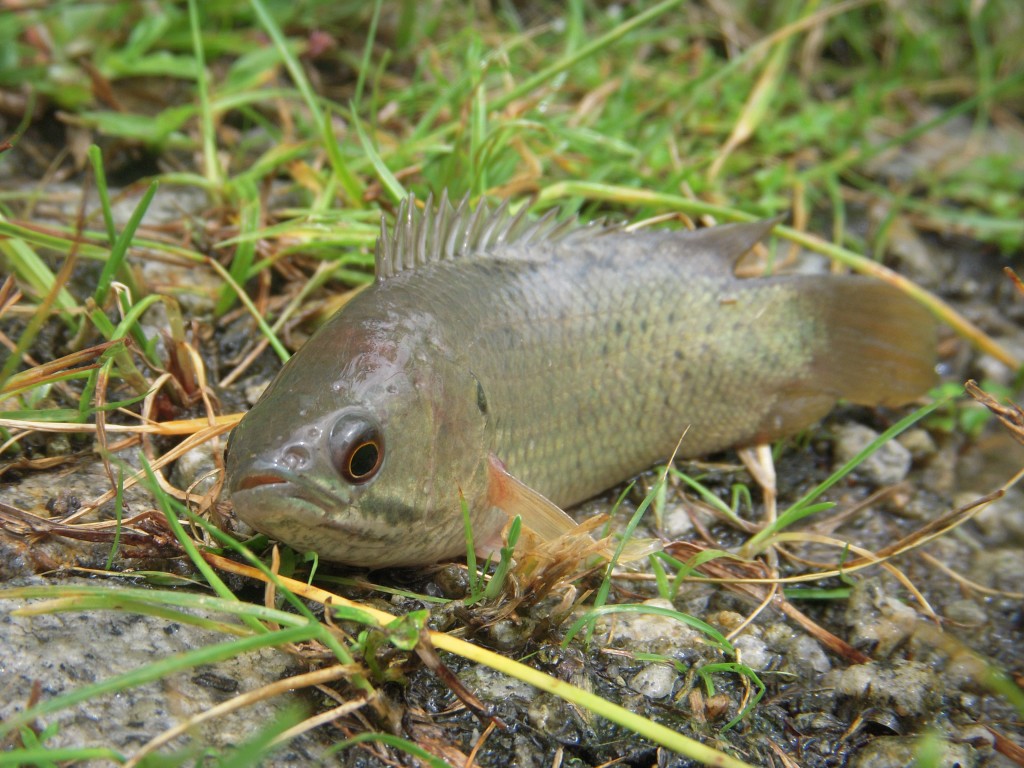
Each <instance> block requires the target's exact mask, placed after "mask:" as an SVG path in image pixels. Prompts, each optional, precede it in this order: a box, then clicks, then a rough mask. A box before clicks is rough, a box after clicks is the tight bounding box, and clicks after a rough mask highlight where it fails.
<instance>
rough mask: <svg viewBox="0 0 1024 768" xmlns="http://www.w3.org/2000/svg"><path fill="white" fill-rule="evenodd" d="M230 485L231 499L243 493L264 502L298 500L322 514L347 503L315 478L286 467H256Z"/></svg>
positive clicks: (339, 509) (336, 509) (338, 509)
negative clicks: (317, 509)
mask: <svg viewBox="0 0 1024 768" xmlns="http://www.w3.org/2000/svg"><path fill="white" fill-rule="evenodd" d="M232 486H233V487H232V488H231V496H232V498H234V497H236V496H238V495H240V494H244V495H245V498H252V499H263V500H265V501H269V500H270V499H277V500H281V501H285V500H294V501H301V502H305V503H306V504H308V505H312V506H314V507H317V508H319V509H320V511H321V512H322V513H323V515H324V516H325V517H327V516H330V515H331V514H332V513H336V512H339V511H341V510H344V509H347V508H348V507H349V506H350V501H349V500H348V499H345V498H342V497H341V496H339V495H338V494H336V493H334V492H333V491H332V490H330V489H329V488H325V487H323V486H322V485H320V484H319V483H317V482H316V481H315V480H311V479H310V478H308V477H304V476H303V475H300V474H298V473H296V472H291V471H289V470H287V469H280V468H274V469H272V470H268V469H257V470H253V471H251V472H246V473H244V474H243V475H242V476H241V477H240V478H239V479H238V480H237V481H236V482H235V483H233V484H232ZM257 514H259V513H257Z"/></svg>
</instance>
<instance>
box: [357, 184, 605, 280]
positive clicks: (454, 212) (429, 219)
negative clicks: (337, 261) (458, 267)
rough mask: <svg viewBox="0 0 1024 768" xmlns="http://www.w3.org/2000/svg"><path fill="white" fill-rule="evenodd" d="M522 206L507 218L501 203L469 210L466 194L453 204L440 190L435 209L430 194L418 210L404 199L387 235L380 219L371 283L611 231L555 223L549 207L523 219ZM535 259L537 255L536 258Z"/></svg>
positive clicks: (598, 226)
mask: <svg viewBox="0 0 1024 768" xmlns="http://www.w3.org/2000/svg"><path fill="white" fill-rule="evenodd" d="M526 208H527V206H525V205H524V206H523V207H522V208H520V210H519V211H518V213H515V214H512V213H510V212H509V203H508V200H505V201H504V202H503V203H501V205H499V206H498V207H497V208H494V209H491V208H490V206H488V205H487V203H484V202H481V203H480V205H478V206H477V207H476V210H473V211H470V209H469V195H466V196H465V197H463V198H462V200H461V201H460V202H459V204H458V206H453V205H452V204H451V202H450V201H449V200H448V191H447V190H445V191H444V192H442V193H441V199H440V200H439V201H438V204H437V206H436V207H435V206H434V196H433V194H431V195H430V196H429V197H427V201H426V204H425V205H424V206H423V210H422V211H421V210H420V209H419V208H418V207H417V205H416V199H415V197H414V196H412V195H410V196H409V197H408V198H406V199H405V200H403V201H402V203H401V205H399V207H398V216H397V217H396V218H395V229H394V231H393V232H392V231H389V230H388V226H387V223H386V222H385V221H384V220H383V219H381V225H380V236H379V237H378V238H377V247H376V277H377V281H378V282H380V281H382V280H387V279H388V278H389V277H394V276H395V275H397V274H398V273H399V272H404V271H406V270H409V269H415V268H416V267H419V266H422V265H424V264H429V263H432V262H435V261H440V260H444V259H458V258H468V257H480V258H486V257H487V256H491V257H496V258H502V257H507V256H508V255H509V251H510V249H512V248H516V249H517V250H521V249H523V248H525V247H528V246H530V245H535V244H538V243H543V244H545V245H550V244H552V243H556V242H559V241H561V240H565V239H567V238H568V237H570V236H575V235H599V234H602V233H605V232H609V231H613V230H614V229H615V228H610V227H606V226H604V225H603V223H601V222H596V223H594V224H590V225H586V226H584V225H581V224H579V222H578V220H577V218H576V217H575V216H571V217H569V218H568V219H564V220H561V221H559V220H558V219H557V213H558V212H557V210H555V209H552V210H550V211H548V212H547V213H545V214H544V215H543V216H541V217H540V218H539V219H534V220H531V219H528V218H526ZM538 258H543V255H540V254H538Z"/></svg>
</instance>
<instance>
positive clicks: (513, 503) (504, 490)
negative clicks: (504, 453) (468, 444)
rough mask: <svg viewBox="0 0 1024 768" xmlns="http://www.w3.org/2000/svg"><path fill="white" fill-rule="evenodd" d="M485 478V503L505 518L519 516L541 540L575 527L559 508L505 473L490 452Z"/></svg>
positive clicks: (562, 534) (572, 521)
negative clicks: (505, 516) (486, 482)
mask: <svg viewBox="0 0 1024 768" xmlns="http://www.w3.org/2000/svg"><path fill="white" fill-rule="evenodd" d="M487 480H488V484H487V502H488V503H489V504H490V505H491V506H492V507H497V508H498V509H500V510H501V511H502V512H504V513H505V514H506V515H508V517H509V519H511V518H513V517H515V516H516V515H519V517H521V518H522V520H523V525H525V526H526V527H527V528H529V529H530V530H531V531H533V532H534V533H535V534H537V535H538V536H540V537H541V538H542V539H546V540H553V539H557V538H558V537H559V536H564V535H565V534H567V533H571V532H572V531H574V530H575V529H576V528H577V527H578V526H577V524H576V521H575V520H573V519H572V518H571V517H569V516H568V515H567V514H565V512H564V511H562V508H561V507H559V506H558V505H557V504H555V503H554V502H553V501H550V500H549V499H547V498H545V497H544V496H543V495H541V494H540V493H537V491H535V490H533V488H531V487H530V486H528V485H526V484H525V483H523V482H522V481H520V480H518V479H516V478H515V477H513V476H512V475H511V474H509V472H508V470H507V469H505V466H504V465H503V464H502V463H501V461H500V460H499V459H498V457H496V456H494V455H493V454H492V455H491V456H489V457H488V459H487Z"/></svg>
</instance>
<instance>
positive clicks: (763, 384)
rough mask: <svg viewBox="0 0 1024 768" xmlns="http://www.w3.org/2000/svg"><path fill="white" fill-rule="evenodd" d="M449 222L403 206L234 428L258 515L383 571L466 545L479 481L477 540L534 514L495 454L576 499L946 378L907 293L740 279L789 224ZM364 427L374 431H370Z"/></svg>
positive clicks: (238, 468) (243, 508) (336, 556)
mask: <svg viewBox="0 0 1024 768" xmlns="http://www.w3.org/2000/svg"><path fill="white" fill-rule="evenodd" d="M431 216H432V213H431V211H430V209H429V205H428V212H427V213H426V214H424V215H423V216H422V217H420V216H416V215H415V214H413V213H412V212H411V210H410V209H403V212H402V213H401V214H400V220H399V224H398V230H397V232H396V233H395V235H394V236H393V237H391V238H388V237H387V234H386V233H385V235H384V236H383V237H382V245H381V246H380V253H379V257H378V261H379V263H378V281H377V282H376V283H375V284H374V285H373V286H371V287H370V288H368V289H367V290H365V291H363V292H362V293H360V294H359V295H358V296H356V297H355V298H353V299H352V300H351V301H350V302H349V303H348V304H346V305H345V307H344V308H343V309H342V310H341V311H340V312H339V313H338V314H337V315H336V316H335V317H333V318H332V319H331V320H330V321H328V323H327V324H326V325H325V326H324V327H323V328H321V329H320V330H319V331H318V332H317V334H316V335H315V336H314V337H313V338H312V339H311V340H310V341H309V342H308V343H307V344H306V345H305V346H304V347H303V348H302V349H301V350H300V351H299V352H298V353H297V354H296V355H295V356H294V357H293V358H292V360H291V361H290V362H289V363H288V365H287V366H286V367H285V369H284V370H283V371H282V372H281V374H280V375H279V377H278V379H277V380H276V381H275V382H274V383H273V384H272V386H271V387H270V388H269V389H268V391H267V393H266V394H265V395H264V397H263V399H262V400H261V401H260V403H258V404H257V405H256V406H255V407H254V408H253V410H252V412H250V414H248V415H247V416H246V417H245V418H244V419H243V420H242V422H241V424H240V425H239V427H238V428H237V430H236V434H235V435H234V436H233V438H232V441H231V448H230V456H229V461H228V469H229V475H230V478H229V483H230V486H231V489H232V495H233V498H234V501H235V507H236V510H237V512H238V514H239V515H240V516H241V517H242V518H243V519H246V520H249V521H250V522H251V523H252V524H253V525H254V526H255V527H256V528H258V529H260V530H263V531H265V532H266V533H268V534H270V535H272V536H275V537H277V538H280V539H282V540H284V541H286V542H288V543H291V544H293V545H294V546H296V547H297V548H299V549H313V550H316V551H319V552H320V553H321V555H323V556H324V557H326V558H328V559H333V560H339V561H341V562H347V563H352V564H359V565H368V566H384V565H400V564H417V563H426V562H434V561H437V560H439V559H443V558H446V557H453V556H458V555H459V554H462V553H464V551H465V543H464V536H463V523H462V516H461V513H460V492H461V494H462V496H463V498H464V499H465V502H466V504H467V505H468V507H469V509H470V510H471V511H472V514H473V523H474V533H475V534H476V535H477V536H478V537H479V539H488V540H493V539H494V538H495V537H496V535H497V533H498V531H499V530H500V528H501V525H502V524H503V522H504V520H505V516H504V514H501V513H500V512H504V513H508V514H511V513H512V512H513V511H516V510H512V509H509V508H508V507H507V506H506V505H505V504H503V503H502V501H501V497H502V493H501V492H500V489H498V488H496V484H501V483H500V473H498V474H496V473H495V471H494V469H493V465H494V463H495V460H497V461H500V462H501V463H502V464H503V465H504V468H505V469H506V470H507V472H508V473H509V474H510V475H511V476H512V477H513V478H515V480H517V481H519V483H521V484H522V485H523V486H525V487H526V488H527V489H532V490H533V491H535V492H537V493H538V494H541V495H542V496H544V497H546V498H547V499H550V500H551V501H552V502H554V503H555V504H557V505H559V506H567V505H571V504H574V503H576V502H578V501H581V500H583V499H586V498H588V497H590V496H592V495H594V494H595V493H598V492H600V491H602V490H604V489H606V488H609V487H611V486H613V485H615V484H617V483H619V482H621V481H623V480H625V479H627V478H629V477H630V476H632V475H634V474H636V473H637V472H639V471H642V470H643V469H645V468H647V467H649V466H650V465H651V464H652V463H654V462H655V461H657V460H659V459H664V458H666V457H667V456H669V455H670V454H671V453H672V452H673V449H674V448H675V447H676V445H677V444H679V454H680V455H683V456H694V455H700V454H705V453H708V452H711V451H715V450H719V449H722V448H726V447H730V446H738V445H744V444H752V443H755V442H760V441H764V440H770V439H774V438H776V437H779V436H781V435H784V434H787V433H790V432H792V431H795V430H797V429H800V428H802V427H804V426H806V425H808V424H810V423H812V422H813V421H815V420H817V419H819V418H820V417H821V416H823V415H824V414H825V413H827V412H828V410H829V409H830V408H831V407H832V405H833V404H834V403H835V401H836V400H837V399H838V398H840V397H845V398H848V399H852V400H855V401H857V402H866V403H882V402H885V403H901V402H905V401H907V400H909V399H912V398H913V397H915V396H917V395H918V394H919V393H920V392H921V391H922V390H923V389H924V388H926V387H927V386H928V384H929V383H930V381H931V378H932V376H933V364H932V362H931V360H932V356H933V354H934V351H933V348H934V340H933V335H934V329H933V325H932V322H931V320H930V318H929V316H928V315H927V314H926V313H925V312H924V311H923V310H921V309H920V308H919V307H917V305H915V304H914V303H912V302H910V301H909V300H908V299H906V298H905V297H904V296H903V295H902V294H900V293H899V292H897V291H895V290H894V289H892V288H890V287H888V286H886V285H883V284H881V283H878V282H877V281H871V280H868V279H865V278H858V277H840V276H829V275H821V276H786V277H768V278H756V279H740V278H737V277H735V276H734V275H733V270H732V265H733V262H734V261H735V260H736V259H737V258H738V257H739V256H741V255H742V254H743V253H744V252H746V251H747V250H749V248H750V247H751V246H752V245H754V244H755V243H756V242H757V240H759V239H760V238H761V237H762V236H763V235H764V234H765V233H766V231H767V230H768V229H769V228H770V224H767V225H766V224H764V223H760V224H751V225H732V226H725V227H715V228H711V229H706V230H700V231H697V232H692V233H679V232H639V233H628V232H625V231H621V230H607V229H602V228H599V227H591V228H577V229H570V228H567V227H566V226H563V225H553V224H550V223H546V222H541V223H538V224H532V225H531V224H528V223H526V222H525V221H524V220H523V219H521V218H518V217H516V218H513V217H508V216H507V214H503V212H501V211H499V212H498V213H497V214H494V215H489V216H488V215H480V214H474V215H472V216H471V215H470V214H469V213H468V212H466V211H465V210H464V209H462V208H460V209H459V211H453V210H451V209H450V207H447V203H446V202H445V201H442V203H441V210H440V213H439V214H438V215H437V216H436V217H435V218H431ZM403 217H404V218H403ZM503 217H504V218H503ZM487 227H490V229H489V230H488V229H487ZM339 424H340V425H341V427H339V426H338V425H339ZM353 424H354V425H355V426H354V427H353V426H352V425H353ZM366 425H370V427H371V432H372V434H370V435H369V437H370V438H372V439H369V440H368V441H366V440H363V437H360V436H359V435H355V437H352V434H353V433H355V432H356V431H358V429H362V428H364V427H365V426H366ZM339 435H347V436H348V438H351V439H342V437H339ZM364 437H365V436H364ZM680 440H681V442H680ZM360 441H362V442H360ZM357 444H359V445H357ZM360 445H361V446H371V447H370V448H366V447H362V448H360V447H359V446H360ZM375 450H376V453H375V452H374V451H375ZM353 457H354V458H355V459H357V461H356V462H355V463H353V461H352V460H353ZM371 459H372V460H373V461H371ZM339 466H340V468H341V469H340V472H339ZM353 470H354V471H353ZM362 470H366V472H365V473H363V472H362ZM346 474H347V475H349V476H348V477H347V478H346V477H345V475H346ZM503 487H504V486H503ZM516 487H517V488H519V487H520V486H518V485H517V486H516ZM496 507H498V508H500V512H499V511H496V509H495V508H496ZM527 523H528V524H529V521H527Z"/></svg>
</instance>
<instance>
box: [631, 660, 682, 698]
mask: <svg viewBox="0 0 1024 768" xmlns="http://www.w3.org/2000/svg"><path fill="white" fill-rule="evenodd" d="M678 677H679V675H678V674H676V671H675V669H673V668H672V667H670V666H669V665H668V664H647V665H646V666H644V668H643V669H641V670H640V671H639V672H637V673H636V674H635V675H634V676H633V679H631V680H630V681H629V687H630V688H632V689H633V690H634V691H636V692H637V693H639V694H642V695H644V696H646V697H647V698H648V699H664V698H666V697H667V696H671V695H672V688H673V687H674V686H675V683H676V679H677V678H678Z"/></svg>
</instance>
